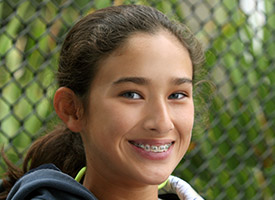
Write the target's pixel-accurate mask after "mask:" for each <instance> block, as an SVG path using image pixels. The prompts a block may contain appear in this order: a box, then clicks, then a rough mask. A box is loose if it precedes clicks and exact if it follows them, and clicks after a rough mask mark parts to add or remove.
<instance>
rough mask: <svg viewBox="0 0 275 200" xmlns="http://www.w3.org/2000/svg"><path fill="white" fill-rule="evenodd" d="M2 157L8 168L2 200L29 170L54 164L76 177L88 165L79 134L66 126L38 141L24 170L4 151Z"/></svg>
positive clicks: (30, 152)
mask: <svg viewBox="0 0 275 200" xmlns="http://www.w3.org/2000/svg"><path fill="white" fill-rule="evenodd" d="M2 157H3V159H4V161H5V163H6V165H7V166H8V171H7V173H6V178H5V179H3V183H2V184H3V187H4V189H5V191H4V192H1V193H0V200H5V199H6V197H7V195H8V193H9V191H10V190H11V188H12V187H13V185H14V184H15V182H16V181H17V180H18V179H19V178H21V177H22V176H23V175H24V174H25V173H26V172H28V171H29V170H31V169H33V168H36V167H38V166H40V165H42V164H47V163H52V164H54V165H56V166H57V167H58V168H59V169H60V170H61V171H62V172H64V173H66V174H68V175H70V176H72V177H75V176H76V174H77V173H78V171H79V170H80V169H81V168H82V167H84V166H85V165H86V157H85V152H84V147H83V143H82V140H81V136H80V134H79V133H73V132H71V131H70V130H69V129H68V128H67V127H65V125H60V126H58V127H57V128H56V129H55V130H53V131H52V132H50V133H49V134H46V135H45V136H43V137H41V138H39V139H38V140H36V141H35V142H34V143H33V144H32V145H31V147H30V149H29V150H28V152H27V155H26V157H25V159H24V162H23V167H22V169H20V168H18V167H16V166H15V165H13V164H12V163H11V162H10V161H9V160H8V158H7V157H6V156H5V154H4V152H3V150H2Z"/></svg>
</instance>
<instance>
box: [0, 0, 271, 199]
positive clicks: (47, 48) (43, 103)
mask: <svg viewBox="0 0 275 200" xmlns="http://www.w3.org/2000/svg"><path fill="white" fill-rule="evenodd" d="M133 3H135V4H137V3H139V4H146V5H151V6H154V7H156V8H158V9H159V10H161V11H163V12H164V13H166V14H167V15H168V16H170V17H171V18H175V19H177V20H179V21H181V22H183V23H185V24H187V25H188V26H189V27H190V29H191V30H192V31H193V32H195V34H196V35H197V37H198V38H199V39H200V40H201V41H202V43H203V44H204V46H205V49H206V58H207V59H206V60H207V62H206V65H205V68H206V69H207V71H208V72H209V76H208V78H209V79H210V80H211V81H212V82H213V83H214V85H215V90H214V93H213V92H212V93H211V94H210V95H211V97H212V99H211V101H209V102H208V108H209V120H208V123H207V126H206V127H205V130H203V132H196V133H194V136H193V141H192V143H191V146H190V149H189V152H188V153H187V155H186V156H185V158H184V159H183V161H182V162H181V164H180V165H179V167H178V168H177V169H176V171H175V174H176V175H178V176H180V177H182V178H183V179H185V180H187V181H188V182H189V183H190V184H191V185H193V186H194V187H195V188H196V190H198V191H199V192H200V193H201V194H202V196H203V197H205V199H216V200H218V199H251V200H252V199H254V200H256V199H257V200H258V199H259V200H260V199H261V200H262V199H264V200H266V199H269V200H271V199H275V189H274V188H275V187H274V185H275V167H274V162H275V156H274V155H275V154H274V153H275V137H274V136H275V134H274V133H275V121H274V118H275V103H274V100H275V98H274V97H275V92H274V91H275V56H274V55H275V14H274V13H275V0H239V1H236V0H170V1H169V0H151V1H138V0H132V1H129V0H128V1H127V0H117V1H111V0H94V1H91V0H79V1H73V0H52V1H50V0H0V16H1V17H0V24H1V28H0V56H1V58H0V146H3V145H4V146H5V152H6V154H7V155H8V157H9V159H11V160H12V161H13V162H14V163H17V164H20V163H21V159H22V157H23V155H24V153H25V152H26V151H27V149H28V147H29V145H30V144H31V142H32V141H33V140H34V139H36V138H37V137H38V136H40V135H42V134H43V133H45V131H46V130H47V129H48V127H49V124H51V123H53V121H56V120H55V113H54V110H53V107H52V97H53V94H54V91H55V89H56V82H55V79H54V74H55V71H56V69H57V58H58V52H59V50H60V46H61V43H62V41H63V39H64V35H65V33H66V32H67V31H68V30H69V28H70V27H71V26H72V24H73V23H75V22H76V21H77V20H78V19H79V18H80V17H81V16H84V15H86V14H87V13H89V12H92V11H93V10H96V9H99V8H102V7H106V6H109V5H112V4H116V5H118V4H133ZM205 92H206V93H207V92H208V91H205ZM5 170H6V167H5V165H4V164H3V162H2V160H1V161H0V174H2V173H3V172H4V171H5Z"/></svg>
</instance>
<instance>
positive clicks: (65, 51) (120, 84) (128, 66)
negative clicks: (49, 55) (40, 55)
mask: <svg viewBox="0 0 275 200" xmlns="http://www.w3.org/2000/svg"><path fill="white" fill-rule="evenodd" d="M203 55H204V54H203V51H202V48H201V46H200V44H199V42H198V41H197V40H196V39H195V37H194V36H193V35H192V33H191V32H190V31H189V30H188V29H187V28H186V27H185V26H183V25H180V24H176V23H174V22H171V21H170V20H169V19H168V18H167V17H166V16H165V15H164V14H162V13H161V12H159V11H157V10H156V9H153V8H151V7H146V6H141V5H128V6H116V7H109V8H105V9H101V10H98V11H96V12H94V13H92V14H89V15H88V16H86V17H84V18H83V19H81V20H80V21H79V22H78V23H77V24H76V25H75V26H74V27H73V28H72V29H71V31H70V32H69V33H68V35H67V37H66V39H65V41H64V44H63V47H62V50H61V53H60V62H59V69H58V75H57V78H58V83H59V89H58V90H57V91H56V94H55V97H54V108H55V110H56V113H57V115H58V116H59V117H60V119H61V120H62V121H63V122H64V125H62V126H60V127H58V128H57V129H56V130H54V131H53V132H52V133H49V134H47V135H46V136H44V137H42V138H41V139H39V140H37V141H36V142H35V143H34V144H33V145H32V147H31V148H30V150H29V152H28V154H27V156H26V158H25V161H24V165H23V170H19V169H16V168H14V167H12V165H11V164H9V167H10V169H9V172H8V176H9V178H8V179H5V180H4V182H3V186H4V188H5V190H6V191H4V192H3V193H2V199H5V198H6V197H7V198H6V199H14V200H15V199H20V200H22V199H99V200H106V199H108V200H110V199H112V200H116V199H131V200H134V199H142V200H144V199H148V200H154V199H158V198H161V199H202V198H201V197H200V196H199V195H198V194H197V193H196V192H195V191H194V190H193V189H192V188H191V187H190V186H189V185H188V184H187V183H186V182H184V181H183V180H181V179H179V178H177V177H173V176H170V174H171V173H172V172H173V170H174V169H175V167H176V166H177V164H178V163H179V162H180V160H181V159H182V157H183V156H184V154H185V153H186V151H187V149H188V146H189V143H190V139H191V132H192V128H193V122H194V104H193V95H192V94H193V91H192V90H193V85H194V84H195V80H196V79H195V77H196V71H197V69H198V68H199V67H200V66H201V65H202V63H203V59H204V56H203ZM82 141H83V142H82ZM72 177H73V178H72ZM74 178H75V179H76V180H75V179H74ZM7 194H8V195H7ZM175 196H177V197H175Z"/></svg>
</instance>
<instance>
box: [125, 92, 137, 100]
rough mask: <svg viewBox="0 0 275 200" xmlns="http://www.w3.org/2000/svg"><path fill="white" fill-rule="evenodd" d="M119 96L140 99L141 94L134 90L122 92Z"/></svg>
mask: <svg viewBox="0 0 275 200" xmlns="http://www.w3.org/2000/svg"><path fill="white" fill-rule="evenodd" d="M120 96H122V97H125V98H127V99H142V96H141V95H140V94H138V93H136V92H124V93H123V94H121V95H120Z"/></svg>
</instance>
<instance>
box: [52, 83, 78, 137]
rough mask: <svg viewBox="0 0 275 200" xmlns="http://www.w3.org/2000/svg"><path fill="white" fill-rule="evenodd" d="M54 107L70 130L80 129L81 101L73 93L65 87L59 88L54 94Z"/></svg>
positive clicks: (76, 130)
mask: <svg viewBox="0 0 275 200" xmlns="http://www.w3.org/2000/svg"><path fill="white" fill-rule="evenodd" d="M53 101H54V103H53V104H54V108H55V111H56V113H57V115H58V116H59V118H60V119H62V121H63V122H64V123H65V124H66V125H67V127H68V128H69V129H70V130H71V131H72V132H80V131H81V130H82V112H81V111H82V103H81V101H80V100H79V98H78V97H77V96H76V95H75V93H74V92H73V91H72V90H71V89H69V88H66V87H61V88H59V89H58V90H57V91H56V93H55V95H54V100H53Z"/></svg>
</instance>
